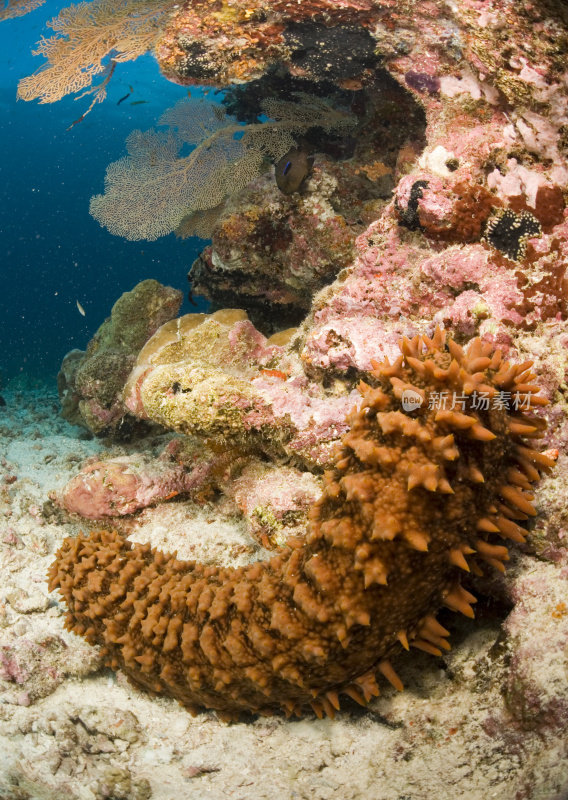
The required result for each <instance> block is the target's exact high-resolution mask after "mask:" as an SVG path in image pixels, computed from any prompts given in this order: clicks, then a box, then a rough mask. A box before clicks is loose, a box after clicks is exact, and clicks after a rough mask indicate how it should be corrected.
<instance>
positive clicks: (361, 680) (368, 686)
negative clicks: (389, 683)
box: [354, 664, 394, 703]
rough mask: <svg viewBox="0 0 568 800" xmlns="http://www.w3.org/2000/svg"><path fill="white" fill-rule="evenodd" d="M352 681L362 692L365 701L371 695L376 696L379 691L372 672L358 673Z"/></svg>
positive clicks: (367, 700)
mask: <svg viewBox="0 0 568 800" xmlns="http://www.w3.org/2000/svg"><path fill="white" fill-rule="evenodd" d="M380 668H381V666H380V664H379V669H380ZM393 672H394V670H393ZM354 683H355V685H356V686H358V687H359V689H361V691H362V692H363V696H364V698H365V702H366V703H368V702H369V700H370V699H371V697H378V696H379V695H380V693H381V692H380V690H379V685H378V683H377V679H376V678H375V673H374V672H366V673H365V674H364V675H359V677H358V678H355V681H354Z"/></svg>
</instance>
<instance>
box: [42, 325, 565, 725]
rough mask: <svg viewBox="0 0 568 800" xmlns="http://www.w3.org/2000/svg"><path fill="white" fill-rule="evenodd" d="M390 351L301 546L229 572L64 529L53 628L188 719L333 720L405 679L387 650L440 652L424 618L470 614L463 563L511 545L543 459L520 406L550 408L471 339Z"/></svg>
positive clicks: (523, 378) (471, 564)
mask: <svg viewBox="0 0 568 800" xmlns="http://www.w3.org/2000/svg"><path fill="white" fill-rule="evenodd" d="M401 349H402V352H403V355H402V356H400V358H399V359H398V360H397V361H396V362H395V363H394V364H390V363H389V362H388V361H385V362H384V363H382V364H375V365H374V370H373V373H372V381H373V384H374V385H372V386H371V385H367V384H362V385H361V392H362V395H363V402H362V405H361V408H360V409H359V410H353V412H352V413H351V415H350V417H349V423H350V425H351V428H350V430H349V432H348V433H347V434H346V435H345V436H344V438H343V442H342V445H341V447H340V449H339V451H338V453H337V457H336V461H335V467H334V469H332V470H330V471H329V472H327V473H326V475H325V488H324V491H323V494H322V496H321V497H320V499H319V500H318V501H317V502H316V503H315V505H314V506H313V507H312V509H311V513H310V518H311V522H310V530H309V532H308V536H307V538H306V540H305V541H303V542H291V543H289V546H288V547H286V548H285V549H284V550H283V551H282V552H280V553H278V554H277V555H276V556H274V557H273V558H271V559H270V560H269V561H265V562H259V563H256V564H253V565H251V566H247V567H242V568H238V569H227V568H218V567H214V566H206V565H203V564H198V563H195V562H184V561H179V560H178V559H177V558H176V556H175V554H173V555H168V554H165V553H161V552H158V551H153V550H151V549H150V547H149V546H147V545H138V544H132V543H130V542H128V541H124V540H123V539H122V538H121V537H120V536H119V535H118V534H117V533H108V532H95V533H93V534H91V535H90V536H88V537H84V536H80V537H78V538H77V539H67V540H66V541H65V542H64V544H63V546H62V547H61V549H60V551H59V553H58V555H57V559H56V561H55V562H54V564H53V565H52V567H51V569H50V588H51V589H55V588H58V589H59V590H60V592H61V594H62V595H63V597H64V599H65V601H66V603H67V606H68V609H69V612H68V614H67V626H68V628H70V629H71V630H73V631H75V632H76V633H79V634H81V635H83V636H84V637H85V638H86V639H87V641H89V642H91V643H93V644H95V643H98V644H101V645H102V652H103V655H104V657H105V660H106V662H107V663H108V664H109V665H110V666H111V667H113V668H121V669H122V670H124V671H125V672H126V674H127V675H128V677H129V678H130V680H132V681H133V682H134V683H135V684H137V685H139V686H142V687H144V688H147V689H149V690H151V691H155V692H164V693H166V694H168V695H170V696H172V697H175V698H176V699H178V700H179V701H180V702H181V703H182V704H183V705H184V706H185V707H186V708H188V709H189V710H190V711H192V712H195V711H198V710H199V709H201V708H203V707H208V708H214V709H217V710H218V711H220V712H221V714H222V715H224V716H225V717H228V718H233V717H235V716H236V715H237V714H238V713H239V712H241V711H251V710H252V711H255V712H260V713H264V714H270V713H274V712H275V711H278V710H280V709H283V710H284V711H285V712H286V713H287V714H291V713H297V714H300V713H302V712H303V710H304V709H305V708H306V706H310V705H311V707H312V708H313V709H314V711H315V712H316V714H318V715H322V714H323V713H327V714H329V715H332V716H333V714H334V710H335V709H337V708H338V707H339V699H338V695H339V694H340V693H343V694H347V695H349V696H350V697H352V698H354V699H355V700H357V701H358V702H360V703H365V702H366V701H368V700H369V699H370V698H371V697H372V696H373V695H376V694H378V692H379V689H378V686H377V682H376V673H377V672H379V673H381V674H382V675H383V676H384V677H385V678H386V679H387V680H388V681H390V682H391V683H392V684H393V685H394V686H395V687H396V688H398V689H400V688H402V685H401V683H400V680H399V678H398V676H397V675H396V673H395V672H394V669H393V667H392V666H391V663H390V660H389V659H390V658H391V657H392V656H393V655H394V654H396V653H397V651H399V650H400V647H401V645H402V646H403V647H405V648H408V646H409V645H413V646H415V647H417V648H419V649H422V650H426V651H427V652H431V653H437V654H439V653H440V648H447V647H448V646H449V645H448V643H447V640H446V637H447V635H448V632H447V631H446V630H445V629H444V628H443V627H442V626H441V625H440V624H439V623H438V622H437V620H436V618H435V616H434V614H435V612H436V611H437V609H438V608H440V606H447V607H448V608H450V609H453V610H456V611H460V612H462V613H463V614H466V615H467V616H473V610H472V607H471V606H472V603H473V602H475V598H474V597H473V596H472V595H471V594H470V593H469V592H468V591H466V590H465V589H464V588H463V587H462V586H461V582H460V574H461V571H469V570H470V569H472V570H474V571H477V572H478V571H479V570H480V568H481V567H483V566H484V565H486V564H489V565H491V566H493V567H496V568H497V569H503V568H504V567H503V563H504V562H505V561H506V560H507V558H508V554H507V547H506V546H505V545H504V544H503V542H502V540H503V539H504V540H507V539H511V540H512V541H521V542H522V541H523V540H524V539H523V533H524V530H523V528H522V527H521V525H520V524H519V522H522V521H523V520H526V519H528V517H529V516H533V515H534V514H535V513H536V512H535V509H534V507H533V505H532V503H531V500H532V495H531V494H530V486H531V483H533V482H535V481H536V480H538V478H539V475H540V473H541V472H542V471H546V470H548V469H549V468H550V467H551V466H552V465H553V461H552V459H550V458H549V457H548V456H546V455H545V454H543V453H540V452H538V451H537V450H535V449H533V448H532V447H531V444H532V441H531V440H532V439H533V438H536V437H538V436H540V435H541V432H542V430H543V428H544V427H545V424H544V422H543V420H542V419H541V418H539V417H537V416H534V415H533V414H526V413H522V412H521V411H519V410H518V406H519V405H520V406H521V407H522V408H527V409H529V410H530V409H531V408H532V407H534V406H543V405H546V403H547V401H546V399H544V398H542V397H540V396H538V395H537V392H538V387H537V386H535V385H533V383H532V381H533V379H534V375H533V374H532V373H531V372H530V367H531V364H530V362H528V363H524V364H518V365H512V364H510V363H508V362H503V360H502V358H501V354H500V352H499V351H496V352H494V353H493V352H491V346H490V345H487V344H484V343H482V342H481V340H479V339H476V340H474V341H473V342H472V343H471V344H470V346H469V348H468V350H467V352H464V351H463V350H462V349H461V348H460V347H459V346H458V345H456V344H455V343H454V342H453V341H449V342H448V343H447V346H446V343H445V335H444V334H443V333H442V332H441V331H438V332H437V333H436V334H435V336H434V337H433V338H432V339H428V338H427V337H417V338H416V339H414V340H412V341H408V340H403V342H402V343H401ZM443 393H446V394H445V395H444V394H443ZM443 396H447V397H450V396H451V397H453V400H454V402H453V404H452V403H448V404H446V407H443V404H442V403H441V402H439V401H440V398H441V397H443ZM480 398H485V399H486V400H487V402H486V403H485V402H484V403H481V402H480ZM405 408H410V409H411V410H405ZM527 439H528V441H526V440H527Z"/></svg>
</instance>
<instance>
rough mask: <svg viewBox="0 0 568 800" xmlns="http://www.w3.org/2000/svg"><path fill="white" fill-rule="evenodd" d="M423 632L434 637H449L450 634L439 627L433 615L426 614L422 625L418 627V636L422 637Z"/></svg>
mask: <svg viewBox="0 0 568 800" xmlns="http://www.w3.org/2000/svg"><path fill="white" fill-rule="evenodd" d="M424 631H429V632H430V633H432V634H433V635H434V636H443V637H446V636H449V635H450V632H449V631H448V630H446V628H444V626H443V625H441V624H440V623H439V622H438V620H437V619H436V617H435V616H434V615H433V614H428V616H427V617H424V619H423V620H422V625H421V627H420V634H421V635H423V633H424Z"/></svg>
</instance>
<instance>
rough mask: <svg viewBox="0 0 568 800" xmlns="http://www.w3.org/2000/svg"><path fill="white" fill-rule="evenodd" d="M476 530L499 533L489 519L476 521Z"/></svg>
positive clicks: (483, 518) (482, 518)
mask: <svg viewBox="0 0 568 800" xmlns="http://www.w3.org/2000/svg"><path fill="white" fill-rule="evenodd" d="M476 528H477V530H478V531H486V532H487V533H499V528H498V527H497V525H496V524H495V522H493V520H492V519H490V518H489V517H481V519H478V520H477V525H476Z"/></svg>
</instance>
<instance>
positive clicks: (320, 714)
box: [310, 700, 323, 719]
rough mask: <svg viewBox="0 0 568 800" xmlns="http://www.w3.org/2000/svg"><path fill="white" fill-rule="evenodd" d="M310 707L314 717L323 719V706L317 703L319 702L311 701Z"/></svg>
mask: <svg viewBox="0 0 568 800" xmlns="http://www.w3.org/2000/svg"><path fill="white" fill-rule="evenodd" d="M310 705H311V707H312V709H313V712H314V714H315V715H316V717H317V718H318V719H323V706H322V704H321V703H320V702H319V700H312V701H311V702H310Z"/></svg>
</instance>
